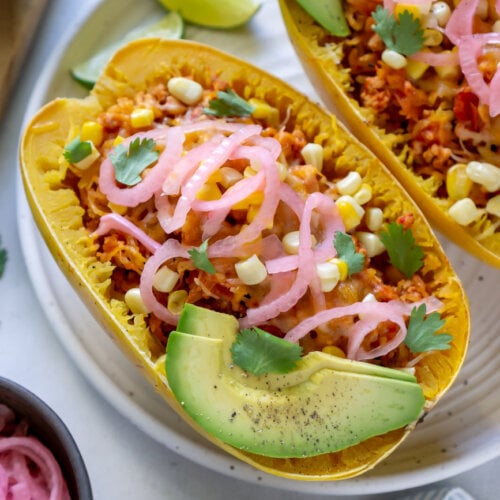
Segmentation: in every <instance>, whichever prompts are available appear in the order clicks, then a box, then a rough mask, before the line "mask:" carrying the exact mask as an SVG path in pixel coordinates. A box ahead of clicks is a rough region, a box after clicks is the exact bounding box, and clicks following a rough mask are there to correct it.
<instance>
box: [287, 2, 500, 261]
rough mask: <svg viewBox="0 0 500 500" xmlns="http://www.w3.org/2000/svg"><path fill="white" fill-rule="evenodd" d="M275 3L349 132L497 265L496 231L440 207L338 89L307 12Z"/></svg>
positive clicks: (445, 229)
mask: <svg viewBox="0 0 500 500" xmlns="http://www.w3.org/2000/svg"><path fill="white" fill-rule="evenodd" d="M279 4H280V9H281V13H282V16H283V20H284V23H285V26H286V29H287V32H288V36H289V38H290V41H291V42H292V45H293V47H294V49H295V52H296V54H297V56H298V57H299V59H300V61H301V63H302V66H303V67H304V69H305V71H306V73H307V76H308V78H309V80H310V81H311V83H312V85H313V87H314V88H315V89H316V91H317V92H318V94H319V95H320V97H321V99H322V101H323V102H324V103H325V105H326V106H327V108H328V109H330V110H332V111H334V112H336V113H337V114H338V116H339V118H340V119H341V120H343V122H344V123H345V124H346V125H347V127H348V128H349V129H350V130H351V131H352V133H353V134H354V135H356V136H357V137H358V139H359V140H360V141H361V142H363V143H364V144H366V146H367V147H368V148H369V149H371V150H372V151H373V152H374V154H376V155H377V156H378V157H379V158H380V160H381V161H382V162H383V163H384V164H385V165H386V166H387V167H388V168H389V170H390V171H391V172H392V173H393V174H394V176H395V177H396V178H397V179H398V180H399V181H400V182H401V184H402V185H403V187H404V188H405V189H406V191H407V192H408V193H409V194H410V196H411V197H412V198H413V199H414V201H415V203H416V204H417V205H418V206H419V207H420V208H421V209H422V211H423V212H424V214H425V216H426V218H427V220H428V221H429V222H430V223H431V224H432V225H433V226H434V227H435V228H436V229H438V230H439V231H440V232H441V233H443V234H444V235H445V236H446V237H447V238H448V239H450V240H451V241H453V242H454V243H455V244H456V245H457V246H459V247H461V248H463V249H464V250H465V251H466V252H468V253H469V254H471V255H473V256H475V257H476V258H478V259H479V260H481V261H483V262H485V263H486V264H488V265H490V266H493V267H496V268H499V269H500V234H497V235H493V236H491V237H488V238H485V239H484V240H482V242H480V241H478V240H477V239H476V238H474V236H473V235H472V234H471V232H470V231H468V230H467V229H466V228H464V226H461V225H460V224H458V223H457V222H456V221H454V220H453V219H452V218H451V217H450V216H449V215H448V213H447V212H446V211H445V210H443V208H442V207H441V206H440V204H439V203H438V202H437V201H436V198H434V197H433V196H431V194H429V193H427V192H426V191H425V189H424V187H423V185H421V184H422V181H421V179H420V178H419V177H418V176H417V175H415V174H413V173H412V172H411V171H410V170H409V169H407V168H406V167H405V166H404V164H403V162H401V161H400V160H399V159H398V158H397V156H396V155H395V154H394V153H393V152H392V151H391V149H390V146H389V144H388V139H387V138H386V137H384V136H385V135H386V134H385V133H384V131H383V130H381V129H377V128H376V127H374V126H373V125H372V126H369V125H368V122H367V120H366V118H365V117H364V116H363V109H362V108H361V107H360V105H359V104H358V103H357V102H356V101H355V100H354V99H351V98H350V97H348V95H347V93H346V92H345V91H344V90H343V87H342V83H341V82H342V71H341V70H339V68H338V67H337V65H336V64H335V63H334V62H333V61H332V60H331V59H327V58H325V57H323V54H321V49H320V48H319V47H318V45H317V44H316V37H317V36H318V31H319V30H320V28H319V27H318V30H316V28H315V31H314V33H313V31H312V29H310V24H311V21H312V18H310V16H309V15H308V14H307V13H306V12H305V11H301V10H300V7H299V5H298V4H296V2H295V0H279ZM307 18H308V19H307ZM384 140H385V141H386V143H384Z"/></svg>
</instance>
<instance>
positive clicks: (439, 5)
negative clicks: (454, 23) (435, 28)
mask: <svg viewBox="0 0 500 500" xmlns="http://www.w3.org/2000/svg"><path fill="white" fill-rule="evenodd" d="M431 13H432V15H433V16H434V18H435V19H436V21H437V23H438V24H439V26H441V27H442V28H444V27H445V26H446V23H447V22H448V20H449V19H450V17H451V9H450V6H449V5H448V4H447V3H446V2H435V3H433V4H432V7H431Z"/></svg>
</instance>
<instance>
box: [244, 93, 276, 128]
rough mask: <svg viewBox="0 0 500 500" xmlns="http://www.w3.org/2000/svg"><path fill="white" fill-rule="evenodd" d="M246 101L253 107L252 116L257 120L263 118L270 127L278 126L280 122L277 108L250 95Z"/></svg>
mask: <svg viewBox="0 0 500 500" xmlns="http://www.w3.org/2000/svg"><path fill="white" fill-rule="evenodd" d="M248 103H249V104H250V105H251V106H253V107H254V110H253V112H252V116H253V117H254V118H256V119H257V120H265V121H266V122H267V123H268V124H269V125H271V127H274V128H278V127H279V124H280V114H279V111H278V109H277V108H275V107H274V106H271V105H270V104H268V103H267V102H265V101H261V100H260V99H256V98H254V97H252V98H251V99H249V100H248Z"/></svg>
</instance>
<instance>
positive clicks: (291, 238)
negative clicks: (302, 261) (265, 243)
mask: <svg viewBox="0 0 500 500" xmlns="http://www.w3.org/2000/svg"><path fill="white" fill-rule="evenodd" d="M281 241H282V243H283V248H284V249H285V252H286V253H287V254H289V255H295V254H297V253H299V245H300V231H290V232H289V233H286V234H285V236H283V239H282V240H281ZM316 243H317V240H316V237H315V236H314V234H311V248H312V247H314V246H316Z"/></svg>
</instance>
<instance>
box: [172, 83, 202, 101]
mask: <svg viewBox="0 0 500 500" xmlns="http://www.w3.org/2000/svg"><path fill="white" fill-rule="evenodd" d="M167 88H168V91H169V92H170V93H171V94H172V95H173V96H174V97H175V98H176V99H178V100H179V101H181V102H182V103H184V104H187V105H188V106H193V105H194V104H196V103H198V102H199V101H200V100H201V98H202V96H203V87H202V86H201V85H200V84H199V83H198V82H195V81H194V80H190V79H189V78H185V77H183V76H175V77H173V78H170V80H169V81H168V83H167Z"/></svg>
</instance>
